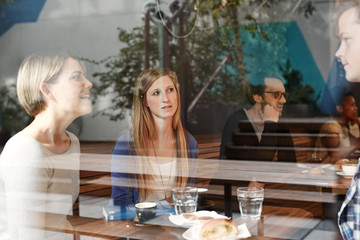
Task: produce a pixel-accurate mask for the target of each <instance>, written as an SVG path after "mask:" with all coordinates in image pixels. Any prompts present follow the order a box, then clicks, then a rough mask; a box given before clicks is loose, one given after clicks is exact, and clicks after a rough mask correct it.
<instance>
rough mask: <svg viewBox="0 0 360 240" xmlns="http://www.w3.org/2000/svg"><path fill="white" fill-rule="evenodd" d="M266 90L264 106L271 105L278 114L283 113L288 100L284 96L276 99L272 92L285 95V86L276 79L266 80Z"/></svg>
mask: <svg viewBox="0 0 360 240" xmlns="http://www.w3.org/2000/svg"><path fill="white" fill-rule="evenodd" d="M264 82H265V89H264V94H263V97H262V98H263V101H262V104H269V105H271V106H273V107H274V109H275V110H276V111H278V112H280V113H281V112H282V110H283V106H284V104H285V103H286V99H285V97H284V96H283V95H281V97H280V98H279V99H277V98H275V94H274V93H270V92H281V93H285V87H284V84H283V83H282V82H281V81H280V80H279V79H276V78H265V81H264Z"/></svg>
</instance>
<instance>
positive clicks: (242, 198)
mask: <svg viewBox="0 0 360 240" xmlns="http://www.w3.org/2000/svg"><path fill="white" fill-rule="evenodd" d="M237 197H238V200H239V209H240V215H241V218H244V219H250V220H256V219H260V216H261V210H262V206H263V201H264V189H263V188H258V187H240V188H238V189H237Z"/></svg>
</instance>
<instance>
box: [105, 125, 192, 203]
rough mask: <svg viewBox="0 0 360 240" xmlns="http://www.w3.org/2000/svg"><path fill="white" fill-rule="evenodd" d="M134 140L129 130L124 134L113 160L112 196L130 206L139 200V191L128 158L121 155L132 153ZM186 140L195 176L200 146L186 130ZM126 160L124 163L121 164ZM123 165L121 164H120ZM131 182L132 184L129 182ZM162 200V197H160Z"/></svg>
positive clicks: (190, 168) (190, 170)
mask: <svg viewBox="0 0 360 240" xmlns="http://www.w3.org/2000/svg"><path fill="white" fill-rule="evenodd" d="M132 141H133V137H132V133H131V132H127V133H124V134H122V135H121V136H120V137H119V139H118V140H117V142H116V145H115V147H114V150H113V157H112V161H111V182H112V186H111V188H112V193H111V198H112V200H113V203H114V205H117V206H128V205H132V204H136V203H137V202H138V201H139V193H138V190H137V188H136V187H135V186H134V185H133V184H134V183H135V176H134V174H129V171H127V169H126V168H127V167H128V165H129V161H128V159H126V158H124V159H121V157H119V155H120V156H129V155H131V154H132V153H131V148H132V146H131V144H132ZM186 141H187V144H188V150H189V156H190V158H189V176H195V173H196V162H197V157H198V146H197V142H196V140H195V138H194V137H193V136H192V135H191V134H190V133H188V132H186ZM122 160H124V163H126V164H124V165H122V164H121V162H122ZM119 165H121V166H119ZM129 183H130V184H129ZM193 183H194V178H192V177H189V179H188V184H193ZM159 200H160V199H159Z"/></svg>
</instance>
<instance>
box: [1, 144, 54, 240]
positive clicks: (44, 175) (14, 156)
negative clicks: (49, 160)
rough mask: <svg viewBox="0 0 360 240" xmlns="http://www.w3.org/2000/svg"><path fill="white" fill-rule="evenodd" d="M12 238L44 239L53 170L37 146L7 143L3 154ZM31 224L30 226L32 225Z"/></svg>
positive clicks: (3, 177)
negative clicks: (48, 190) (45, 162)
mask: <svg viewBox="0 0 360 240" xmlns="http://www.w3.org/2000/svg"><path fill="white" fill-rule="evenodd" d="M0 161H1V179H2V182H3V187H4V195H5V197H6V211H7V220H8V224H9V233H10V239H43V238H45V232H44V231H43V230H40V229H42V228H43V227H44V226H45V225H46V213H47V208H46V206H47V197H48V194H47V189H48V185H49V182H50V179H51V170H50V169H48V167H47V166H46V165H45V164H44V161H43V159H42V154H41V150H40V149H39V148H38V147H37V146H22V145H21V144H16V145H14V144H11V143H10V144H8V145H7V147H6V148H5V149H4V151H3V153H2V155H1V160H0ZM29 226H30V227H29Z"/></svg>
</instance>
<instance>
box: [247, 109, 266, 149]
mask: <svg viewBox="0 0 360 240" xmlns="http://www.w3.org/2000/svg"><path fill="white" fill-rule="evenodd" d="M244 112H245V114H246V116H247V118H248V119H249V122H250V123H251V125H252V127H253V129H254V132H255V134H256V136H257V138H258V140H259V142H261V137H262V133H263V131H264V125H260V124H257V123H256V122H255V121H254V120H253V119H252V118H251V117H250V114H249V113H248V111H247V110H246V109H245V108H244Z"/></svg>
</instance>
